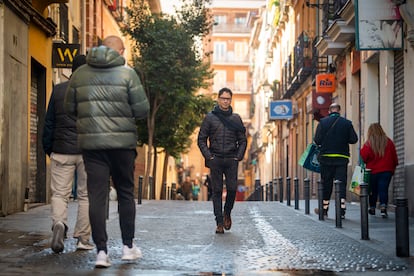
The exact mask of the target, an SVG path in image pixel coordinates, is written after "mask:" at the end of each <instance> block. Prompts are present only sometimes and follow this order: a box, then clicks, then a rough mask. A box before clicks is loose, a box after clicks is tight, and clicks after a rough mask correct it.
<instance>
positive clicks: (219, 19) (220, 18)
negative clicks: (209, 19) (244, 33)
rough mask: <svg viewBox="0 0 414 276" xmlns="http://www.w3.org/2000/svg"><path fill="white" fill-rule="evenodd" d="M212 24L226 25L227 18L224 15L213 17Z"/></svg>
mask: <svg viewBox="0 0 414 276" xmlns="http://www.w3.org/2000/svg"><path fill="white" fill-rule="evenodd" d="M214 23H215V24H226V23H227V17H226V16H225V15H219V14H218V15H215V16H214Z"/></svg>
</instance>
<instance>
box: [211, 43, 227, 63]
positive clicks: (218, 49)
mask: <svg viewBox="0 0 414 276" xmlns="http://www.w3.org/2000/svg"><path fill="white" fill-rule="evenodd" d="M226 51H227V45H226V42H222V41H216V42H214V54H213V57H214V61H224V60H225V59H226Z"/></svg>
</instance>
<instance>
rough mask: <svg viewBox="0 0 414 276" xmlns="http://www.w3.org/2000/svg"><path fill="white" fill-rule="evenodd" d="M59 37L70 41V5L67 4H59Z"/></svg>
mask: <svg viewBox="0 0 414 276" xmlns="http://www.w3.org/2000/svg"><path fill="white" fill-rule="evenodd" d="M59 37H60V38H61V39H62V40H63V41H65V42H66V43H68V42H69V21H68V6H66V4H59Z"/></svg>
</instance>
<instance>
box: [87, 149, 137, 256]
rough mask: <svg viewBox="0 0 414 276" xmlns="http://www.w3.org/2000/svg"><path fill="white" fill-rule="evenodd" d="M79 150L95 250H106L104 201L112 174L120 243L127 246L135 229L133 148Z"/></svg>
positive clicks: (132, 237) (106, 236)
mask: <svg viewBox="0 0 414 276" xmlns="http://www.w3.org/2000/svg"><path fill="white" fill-rule="evenodd" d="M82 154H83V160H84V163H85V170H86V173H87V177H88V179H87V183H88V197H89V219H90V223H91V229H92V239H93V241H94V243H95V244H96V248H97V250H98V252H99V251H100V250H104V251H105V252H107V245H106V243H107V241H108V235H107V232H106V208H105V203H106V202H107V198H108V196H109V177H110V176H112V181H113V184H114V187H115V189H116V191H117V196H118V212H119V224H120V228H121V235H122V243H123V244H124V245H128V246H131V245H132V240H133V239H134V233H135V200H134V167H135V158H136V156H137V152H136V150H135V149H132V150H131V149H125V150H122V149H120V150H86V151H84V152H83V153H82Z"/></svg>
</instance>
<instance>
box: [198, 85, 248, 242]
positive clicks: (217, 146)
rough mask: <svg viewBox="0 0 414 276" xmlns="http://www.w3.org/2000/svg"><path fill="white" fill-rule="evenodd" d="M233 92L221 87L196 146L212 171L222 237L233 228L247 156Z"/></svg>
mask: <svg viewBox="0 0 414 276" xmlns="http://www.w3.org/2000/svg"><path fill="white" fill-rule="evenodd" d="M232 97H233V92H232V91H231V90H230V89H229V88H226V87H225V88H222V89H220V91H219V92H218V101H217V105H216V106H215V107H214V109H213V110H212V111H211V112H209V113H208V114H207V115H206V117H205V118H204V120H203V122H202V123H201V126H200V131H199V134H198V138H197V144H198V147H199V148H200V151H201V153H202V154H203V157H204V158H205V164H206V166H207V167H209V168H210V177H211V183H210V184H211V186H212V201H213V209H214V216H215V218H216V233H217V234H223V233H224V229H225V230H230V228H231V225H232V220H231V211H232V209H233V206H234V201H235V199H236V192H237V170H238V164H239V161H241V160H242V159H243V157H244V153H245V151H246V145H247V139H246V129H245V127H244V125H243V122H242V120H241V118H240V115H238V114H236V113H233V109H232V107H231V100H232ZM223 176H225V178H226V191H227V194H226V199H225V204H224V210H223V202H222V194H223Z"/></svg>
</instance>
